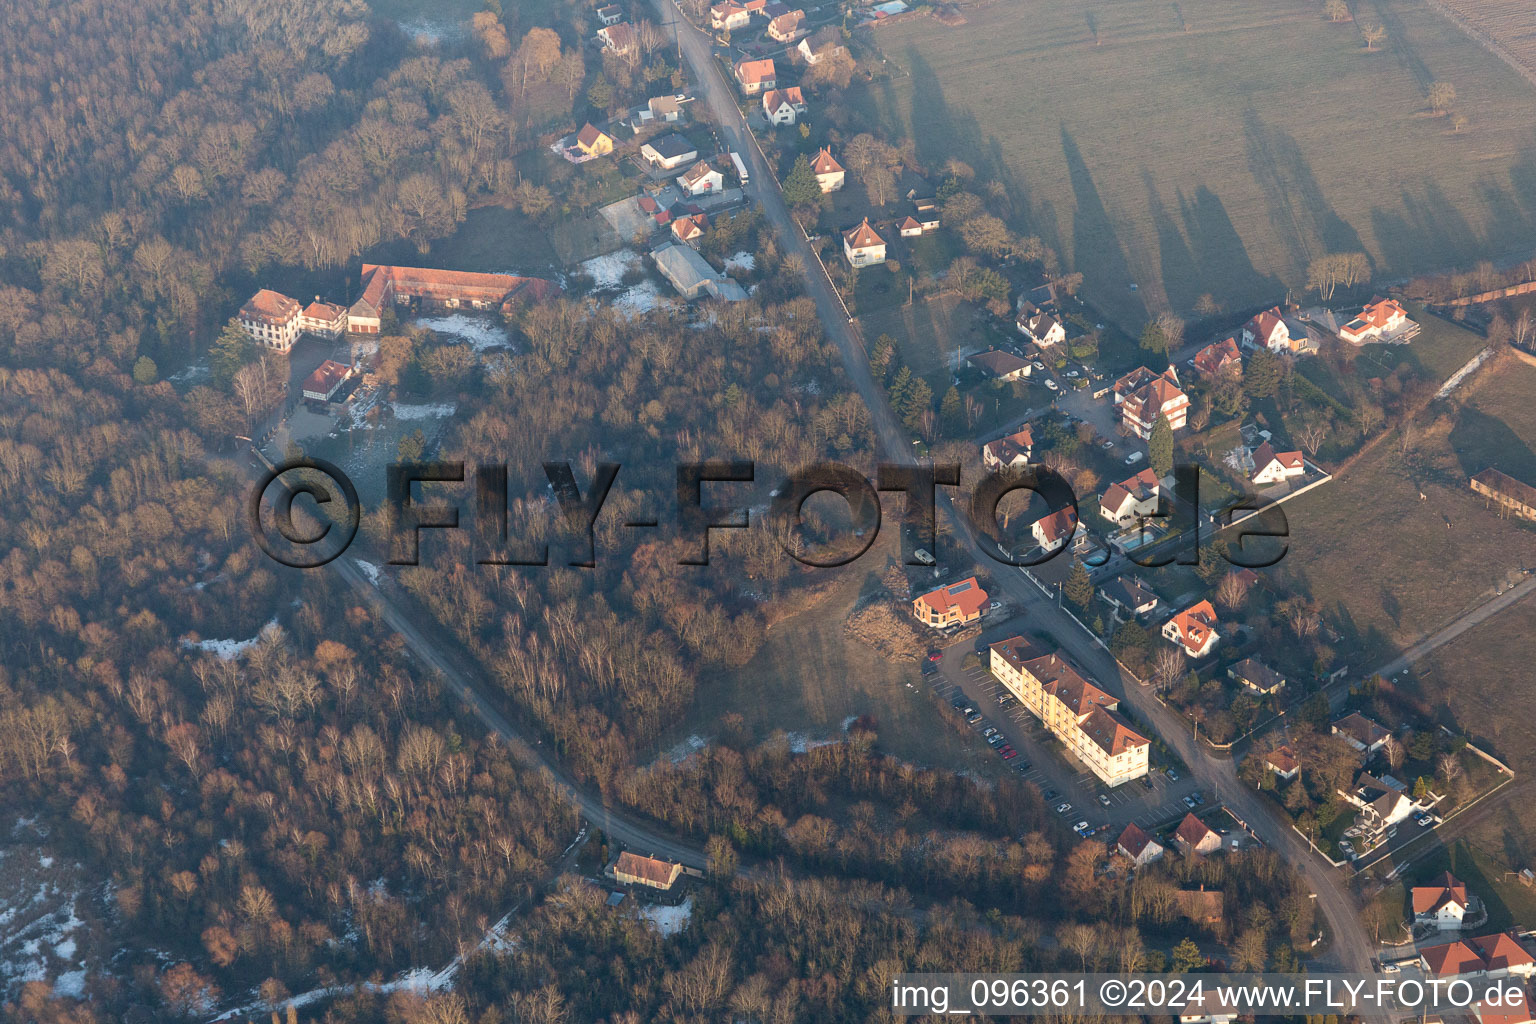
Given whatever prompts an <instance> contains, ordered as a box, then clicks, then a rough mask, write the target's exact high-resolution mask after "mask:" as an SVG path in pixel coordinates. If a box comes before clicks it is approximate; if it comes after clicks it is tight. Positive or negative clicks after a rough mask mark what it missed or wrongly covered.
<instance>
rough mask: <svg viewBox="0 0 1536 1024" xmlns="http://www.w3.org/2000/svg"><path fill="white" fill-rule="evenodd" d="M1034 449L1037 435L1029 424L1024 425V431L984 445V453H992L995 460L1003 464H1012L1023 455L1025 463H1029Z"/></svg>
mask: <svg viewBox="0 0 1536 1024" xmlns="http://www.w3.org/2000/svg"><path fill="white" fill-rule="evenodd" d="M1034 448H1035V435H1034V432H1033V431H1031V430H1030V429H1029V425H1028V424H1025V425H1024V429H1023V430H1020V431H1017V432H1015V433H1012V434H1009V435H1008V436H1007V437H1000V438H998V439H997V440H996V441H988V442H987V443H986V444H984V445H982V451H984V452H990V453H991V455H992V457H993V458H994V459H996V460H997V461H999V462H1003V463H1009V462H1012V461H1013V460H1014V458H1015V457H1016V456H1021V455H1022V456H1023V457H1024V459H1025V461H1028V460H1029V456H1030V453H1031V452H1033V451H1034Z"/></svg>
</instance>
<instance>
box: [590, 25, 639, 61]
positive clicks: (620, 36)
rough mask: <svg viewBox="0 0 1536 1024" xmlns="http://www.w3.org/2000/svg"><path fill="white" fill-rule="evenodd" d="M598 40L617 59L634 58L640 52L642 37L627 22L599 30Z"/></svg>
mask: <svg viewBox="0 0 1536 1024" xmlns="http://www.w3.org/2000/svg"><path fill="white" fill-rule="evenodd" d="M597 38H598V41H599V42H601V43H602V44H603V49H604V50H607V51H608V52H609V53H611V54H613V55H614V56H616V57H626V58H628V57H633V56H635V55H636V54H638V53H639V52H640V37H639V36H638V35H636V34H635V26H633V25H631V24H630V23H629V22H627V21H623V22H620V23H619V24H617V25H605V26H603V27H602V28H600V29H598V30H597Z"/></svg>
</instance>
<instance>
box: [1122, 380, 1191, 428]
mask: <svg viewBox="0 0 1536 1024" xmlns="http://www.w3.org/2000/svg"><path fill="white" fill-rule="evenodd" d="M1113 393H1114V400H1115V404H1116V405H1118V406H1119V407H1120V422H1122V423H1123V424H1125V427H1126V429H1127V430H1129V431H1130V432H1131V433H1133V434H1135V435H1136V436H1137V437H1139V438H1141V439H1142V440H1143V441H1145V440H1148V439H1150V438H1151V437H1152V428H1153V427H1155V426H1156V425H1157V420H1158V417H1159V416H1166V417H1168V425H1169V426H1170V427H1172V428H1173V429H1174V430H1183V429H1184V424H1185V421H1186V420H1187V419H1188V418H1189V396H1188V395H1186V394H1184V391H1183V389H1182V388H1180V387H1179V374H1178V371H1177V370H1175V369H1174V368H1173V367H1171V366H1170V367H1168V369H1166V370H1164V371H1163V372H1162V373H1153V372H1152V371H1151V370H1149V369H1147V368H1146V367H1145V366H1138V367H1137V368H1136V369H1134V370H1132V371H1131V372H1130V373H1128V374H1126V375H1125V376H1124V377H1121V378H1120V379H1119V380H1118V381H1116V382H1115V386H1114V392H1113Z"/></svg>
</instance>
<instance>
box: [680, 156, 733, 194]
mask: <svg viewBox="0 0 1536 1024" xmlns="http://www.w3.org/2000/svg"><path fill="white" fill-rule="evenodd" d="M677 187H678V188H680V189H682V190H683V193H684V194H685V195H690V196H704V195H709V194H711V193H713V192H719V191H720V190H721V189H723V188H724V187H725V175H723V174H721V173H720V172H719V171H717V170H715V169H714V168H713V167H711V166H710V165H709V163H708V162H707V161H704V160H700V161H699V162H698V163H696V164H694V165H693V166H692V167H690V168H688V170H686V171H684V172H683V173H682V174H681V175H680V176H679V177H678V179H677Z"/></svg>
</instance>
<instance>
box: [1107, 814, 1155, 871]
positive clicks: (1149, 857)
mask: <svg viewBox="0 0 1536 1024" xmlns="http://www.w3.org/2000/svg"><path fill="white" fill-rule="evenodd" d="M1115 852H1116V853H1118V854H1120V855H1121V856H1123V857H1126V858H1128V859H1129V860H1130V862H1131V864H1132V865H1133V866H1134V867H1138V868H1144V867H1146V866H1147V865H1148V864H1151V863H1152V862H1153V861H1155V860H1157V859H1158V858H1160V857H1162V855H1163V844H1162V843H1159V842H1158V841H1157V840H1156V839H1153V838H1152V837H1151V836H1150V835H1148V834H1147V830H1146V829H1144V828H1142V827H1141V826H1140V825H1138V824H1136V823H1135V822H1134V821H1133V822H1131V823H1130V824H1129V825H1127V826H1125V831H1124V832H1121V833H1120V838H1119V839H1118V840H1116V842H1115Z"/></svg>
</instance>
